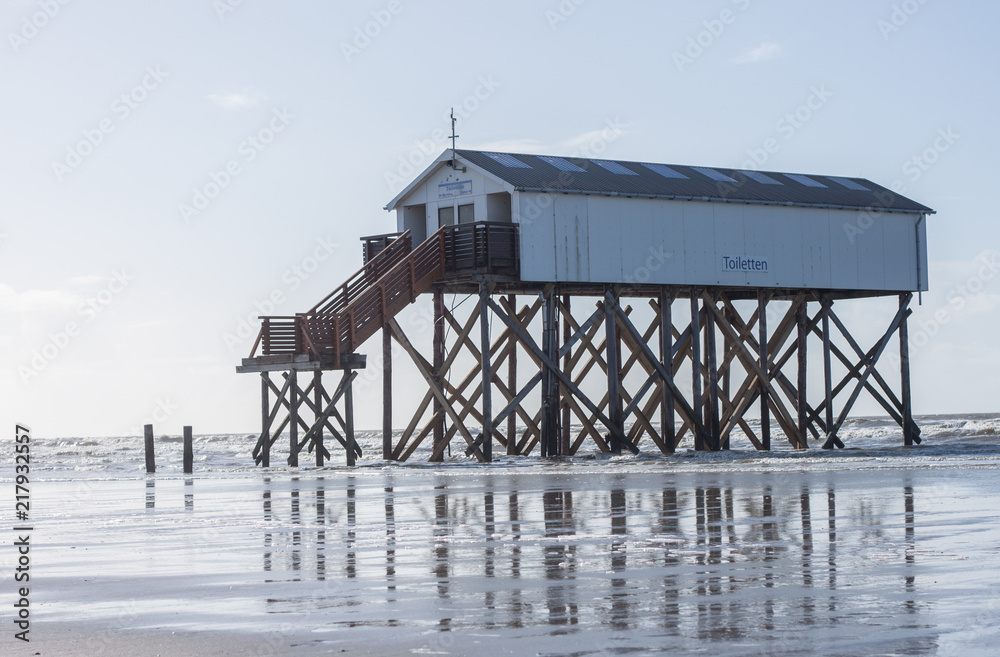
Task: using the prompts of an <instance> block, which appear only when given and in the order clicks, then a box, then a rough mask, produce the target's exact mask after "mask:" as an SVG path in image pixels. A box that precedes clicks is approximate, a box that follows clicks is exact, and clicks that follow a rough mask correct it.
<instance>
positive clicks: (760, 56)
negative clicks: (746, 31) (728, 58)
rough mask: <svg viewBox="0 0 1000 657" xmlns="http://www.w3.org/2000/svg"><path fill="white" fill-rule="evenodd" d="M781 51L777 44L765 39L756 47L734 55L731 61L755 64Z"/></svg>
mask: <svg viewBox="0 0 1000 657" xmlns="http://www.w3.org/2000/svg"><path fill="white" fill-rule="evenodd" d="M781 51H782V48H781V46H780V45H779V44H777V43H772V42H770V41H765V42H764V43H762V44H760V45H759V46H757V47H756V48H753V49H751V50H748V51H746V52H745V53H743V54H742V55H738V56H737V57H734V58H733V59H732V62H733V63H734V64H756V63H758V62H765V61H767V60H769V59H774V58H775V57H777V56H778V55H780V54H781Z"/></svg>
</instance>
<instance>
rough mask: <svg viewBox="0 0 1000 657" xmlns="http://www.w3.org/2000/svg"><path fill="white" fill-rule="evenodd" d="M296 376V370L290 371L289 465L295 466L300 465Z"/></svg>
mask: <svg viewBox="0 0 1000 657" xmlns="http://www.w3.org/2000/svg"><path fill="white" fill-rule="evenodd" d="M296 377H297V373H296V371H295V370H291V371H290V372H289V373H288V382H289V388H288V403H289V408H288V417H289V422H291V424H290V425H289V427H288V437H289V441H288V442H289V445H288V465H290V466H291V467H293V468H297V467H298V466H299V386H298V383H297V381H296Z"/></svg>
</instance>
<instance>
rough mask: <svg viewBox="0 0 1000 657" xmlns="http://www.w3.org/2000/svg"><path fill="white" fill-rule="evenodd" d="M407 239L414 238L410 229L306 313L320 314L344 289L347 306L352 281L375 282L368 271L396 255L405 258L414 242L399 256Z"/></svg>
mask: <svg viewBox="0 0 1000 657" xmlns="http://www.w3.org/2000/svg"><path fill="white" fill-rule="evenodd" d="M407 240H412V238H411V236H410V231H408V230H407V231H405V232H403V233H402V234H401V235H400V236H399V237H397V238H396V239H395V240H393V241H392V243H391V244H389V246H387V247H386V248H384V249H383V250H382V251H380V252H379V254H378V255H377V256H375V257H374V258H372V259H371V260H369V261H368V262H367V263H365V264H364V265H363V266H362V267H361V269H359V270H358V271H356V272H354V274H353V275H352V276H351V277H350V278H348V279H347V282H346V283H344V284H343V285H341V286H340V287H339V288H337V289H335V290H334V291H333V292H331V293H330V294H328V295H326V296H325V297H323V299H322V300H321V301H320V302H319V303H317V304H316V305H315V306H313V307H312V308H311V309H310V310H309V312H308V313H306V314H308V315H317V314H320V310H321V309H322V308H324V307H325V306H329V305H331V304H330V303H328V302H330V301H331V300H332V299H334V297H336V296H337V294H339V293H340V292H341V291H343V296H344V298H343V307H345V308H346V307H347V306H348V305H349V304H350V303H351V301H352V299H351V298H350V288H351V285H352V283H354V282H355V280H359V281H365V282H368V283H369V284H371V283H374V282H375V281H368V280H367V278H368V272H370V271H372V270H378V269H379V267H381V266H384V265H385V264H386V262H387V261H390V260H392V259H393V258H394V257H402V258H405V257H406V256H407V255H409V254H410V253H411V252H412V251H413V247H412V244H409V246H408V248H405V252H404V253H403V254H402V255H401V256H397V253H398V251H400V250H402V249H403V248H404V247H406V246H407V245H408V242H407ZM395 264H396V263H395V262H394V263H392V265H390V268H391V267H392V266H394V265H395ZM379 278H381V277H379ZM367 288H368V286H365V288H364V289H362V290H361V291H360V292H358V293H357V294H355V297H357V296H359V295H360V294H363V293H364V291H365V290H366V289H367ZM335 312H339V310H338V311H335ZM322 314H332V313H322Z"/></svg>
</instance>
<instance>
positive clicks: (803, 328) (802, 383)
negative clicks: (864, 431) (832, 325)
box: [795, 302, 809, 449]
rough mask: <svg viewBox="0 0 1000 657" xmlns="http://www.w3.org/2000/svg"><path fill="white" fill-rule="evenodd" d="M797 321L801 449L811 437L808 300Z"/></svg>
mask: <svg viewBox="0 0 1000 657" xmlns="http://www.w3.org/2000/svg"><path fill="white" fill-rule="evenodd" d="M795 319H796V323H797V324H798V331H799V332H798V356H799V371H798V385H797V387H796V394H797V395H798V398H797V401H798V414H799V424H798V429H799V435H798V437H797V438H798V445H796V447H798V448H799V449H806V447H808V445H809V443H808V438H809V431H808V425H809V404H808V402H807V401H806V378H807V377H806V375H807V368H808V365H809V359H808V358H807V356H806V341H807V339H808V337H809V329H808V302H806V303H803V304H802V305H801V306H799V309H798V312H797V313H796V316H795Z"/></svg>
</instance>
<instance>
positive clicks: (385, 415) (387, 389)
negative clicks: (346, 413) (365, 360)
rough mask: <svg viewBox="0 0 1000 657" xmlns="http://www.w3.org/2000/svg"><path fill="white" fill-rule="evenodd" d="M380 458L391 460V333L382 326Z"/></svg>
mask: <svg viewBox="0 0 1000 657" xmlns="http://www.w3.org/2000/svg"><path fill="white" fill-rule="evenodd" d="M382 458H383V459H384V460H386V461H391V460H392V334H391V333H389V327H388V326H384V327H382Z"/></svg>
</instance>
